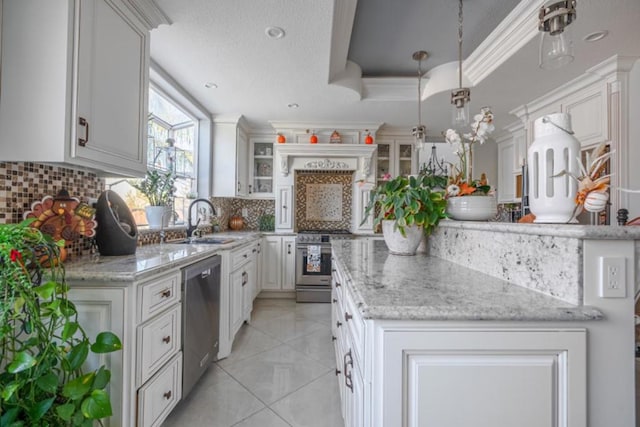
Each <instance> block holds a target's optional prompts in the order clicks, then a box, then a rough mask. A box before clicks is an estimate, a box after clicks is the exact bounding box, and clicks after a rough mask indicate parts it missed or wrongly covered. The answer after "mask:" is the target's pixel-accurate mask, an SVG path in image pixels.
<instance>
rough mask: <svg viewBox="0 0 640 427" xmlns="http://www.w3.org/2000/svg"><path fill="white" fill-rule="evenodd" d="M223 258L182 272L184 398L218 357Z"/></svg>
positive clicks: (184, 269)
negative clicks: (221, 266)
mask: <svg viewBox="0 0 640 427" xmlns="http://www.w3.org/2000/svg"><path fill="white" fill-rule="evenodd" d="M220 263H221V260H220V256H219V255H215V256H212V257H211V258H207V259H204V260H202V261H199V262H197V263H194V264H191V265H190V266H188V267H185V268H183V269H182V357H183V362H182V397H183V398H185V397H186V396H187V395H188V394H189V392H190V391H191V389H192V388H193V386H194V385H195V383H196V382H198V380H199V379H200V377H201V376H202V374H203V373H204V371H206V370H207V368H208V367H209V364H211V362H212V361H214V360H216V358H217V357H218V338H219V334H220Z"/></svg>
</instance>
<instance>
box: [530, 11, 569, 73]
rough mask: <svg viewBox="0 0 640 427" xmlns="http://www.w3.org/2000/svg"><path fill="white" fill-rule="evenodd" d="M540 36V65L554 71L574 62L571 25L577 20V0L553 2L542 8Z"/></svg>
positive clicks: (539, 25)
mask: <svg viewBox="0 0 640 427" xmlns="http://www.w3.org/2000/svg"><path fill="white" fill-rule="evenodd" d="M538 18H539V24H538V30H539V31H541V32H542V34H541V36H540V49H539V65H540V68H543V69H545V70H553V69H557V68H560V67H562V66H564V65H567V64H569V63H570V62H572V61H573V38H572V37H571V27H569V24H571V23H572V22H573V21H574V20H575V19H576V1H575V0H562V1H557V0H553V1H551V2H548V3H547V4H546V5H545V6H543V7H541V8H540V13H539V15H538Z"/></svg>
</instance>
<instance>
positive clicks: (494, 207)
mask: <svg viewBox="0 0 640 427" xmlns="http://www.w3.org/2000/svg"><path fill="white" fill-rule="evenodd" d="M447 213H448V214H449V218H451V219H456V220H458V221H487V220H489V219H493V218H495V216H496V215H497V214H498V204H497V203H496V198H495V196H460V197H450V198H449V199H448V200H447Z"/></svg>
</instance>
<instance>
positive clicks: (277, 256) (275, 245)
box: [260, 236, 282, 291]
mask: <svg viewBox="0 0 640 427" xmlns="http://www.w3.org/2000/svg"><path fill="white" fill-rule="evenodd" d="M262 242H263V245H262V250H261V254H260V255H261V258H262V274H261V275H260V277H261V287H262V289H264V290H267V291H279V290H280V289H281V288H282V287H281V283H282V280H281V271H282V237H280V236H266V237H265V238H264V239H263V240H262Z"/></svg>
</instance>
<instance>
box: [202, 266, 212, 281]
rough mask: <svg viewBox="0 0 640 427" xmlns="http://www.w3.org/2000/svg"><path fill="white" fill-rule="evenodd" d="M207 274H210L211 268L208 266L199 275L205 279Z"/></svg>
mask: <svg viewBox="0 0 640 427" xmlns="http://www.w3.org/2000/svg"><path fill="white" fill-rule="evenodd" d="M209 276H211V269H210V268H207V269H206V270H204V271H203V272H202V273H200V277H202V278H203V279H206V278H207V277H209Z"/></svg>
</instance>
